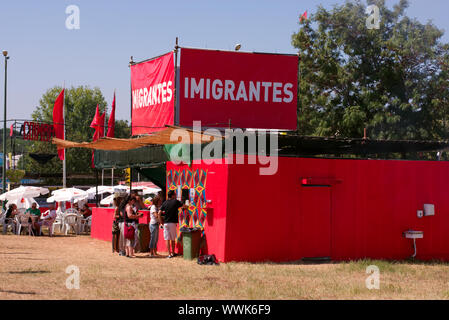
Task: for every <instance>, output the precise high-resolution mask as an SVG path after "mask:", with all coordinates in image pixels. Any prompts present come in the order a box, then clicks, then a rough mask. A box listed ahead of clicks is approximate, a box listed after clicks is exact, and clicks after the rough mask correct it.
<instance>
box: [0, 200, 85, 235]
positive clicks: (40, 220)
mask: <svg viewBox="0 0 449 320" xmlns="http://www.w3.org/2000/svg"><path fill="white" fill-rule="evenodd" d="M73 208H74V209H75V210H77V211H78V213H79V215H80V216H82V217H83V218H84V219H87V218H88V217H90V216H91V215H92V210H91V208H90V207H89V206H88V204H87V203H85V204H83V205H82V206H81V208H78V204H77V203H75V204H73ZM19 213H20V212H19V210H18V208H17V205H16V204H14V203H12V204H10V205H9V206H8V209H7V210H6V213H5V223H7V224H9V225H11V226H12V231H13V232H14V233H15V232H16V230H17V220H16V219H15V218H16V216H18V215H19ZM25 215H26V216H27V217H28V223H30V224H31V229H32V232H33V235H35V236H40V235H41V228H42V226H44V225H47V226H51V225H52V223H53V222H55V220H56V217H57V213H56V207H55V205H54V204H50V205H49V207H48V212H46V213H44V214H42V213H41V211H40V210H39V209H38V208H37V203H36V202H33V203H32V204H31V207H30V208H28V209H26V210H25ZM83 222H84V221H83ZM3 230H4V231H5V230H6V228H5V227H3ZM4 233H5V232H4Z"/></svg>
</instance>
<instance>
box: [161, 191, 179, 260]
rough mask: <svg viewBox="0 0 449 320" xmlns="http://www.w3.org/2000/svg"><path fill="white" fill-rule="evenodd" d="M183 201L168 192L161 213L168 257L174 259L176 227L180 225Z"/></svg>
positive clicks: (171, 192)
mask: <svg viewBox="0 0 449 320" xmlns="http://www.w3.org/2000/svg"><path fill="white" fill-rule="evenodd" d="M184 207H185V206H183V205H182V203H181V201H179V200H177V199H176V193H175V191H173V190H170V191H169V192H168V200H166V201H164V203H163V204H162V206H161V208H160V211H161V216H162V218H163V219H164V240H165V244H166V246H167V250H168V257H167V258H173V257H174V256H175V255H176V254H175V240H176V236H177V235H176V226H177V224H178V210H179V208H184Z"/></svg>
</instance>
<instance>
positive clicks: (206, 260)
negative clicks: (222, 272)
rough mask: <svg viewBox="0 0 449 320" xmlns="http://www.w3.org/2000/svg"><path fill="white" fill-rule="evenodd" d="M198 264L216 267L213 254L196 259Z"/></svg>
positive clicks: (215, 259) (216, 263)
mask: <svg viewBox="0 0 449 320" xmlns="http://www.w3.org/2000/svg"><path fill="white" fill-rule="evenodd" d="M198 264H201V265H216V266H217V265H218V262H217V258H215V254H206V255H204V256H200V257H198Z"/></svg>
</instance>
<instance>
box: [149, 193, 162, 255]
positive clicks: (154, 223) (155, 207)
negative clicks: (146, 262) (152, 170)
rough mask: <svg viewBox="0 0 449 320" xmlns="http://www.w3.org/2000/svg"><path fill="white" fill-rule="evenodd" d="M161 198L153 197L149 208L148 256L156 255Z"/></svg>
mask: <svg viewBox="0 0 449 320" xmlns="http://www.w3.org/2000/svg"><path fill="white" fill-rule="evenodd" d="M161 204H162V200H161V198H159V196H156V197H154V199H153V204H152V205H151V208H150V217H151V220H150V225H149V227H150V234H151V238H150V257H154V256H157V255H158V254H157V241H158V239H159V208H160V207H161Z"/></svg>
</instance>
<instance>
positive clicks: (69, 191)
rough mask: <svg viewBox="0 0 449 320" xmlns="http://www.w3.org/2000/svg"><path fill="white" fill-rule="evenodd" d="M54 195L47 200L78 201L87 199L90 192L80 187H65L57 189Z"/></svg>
mask: <svg viewBox="0 0 449 320" xmlns="http://www.w3.org/2000/svg"><path fill="white" fill-rule="evenodd" d="M51 194H52V196H51V197H49V198H48V199H47V202H64V201H67V202H72V203H76V202H78V201H80V200H86V199H87V198H88V197H89V194H88V193H87V192H86V191H84V190H81V189H78V188H65V189H59V190H55V191H53V192H52V193H51Z"/></svg>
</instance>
